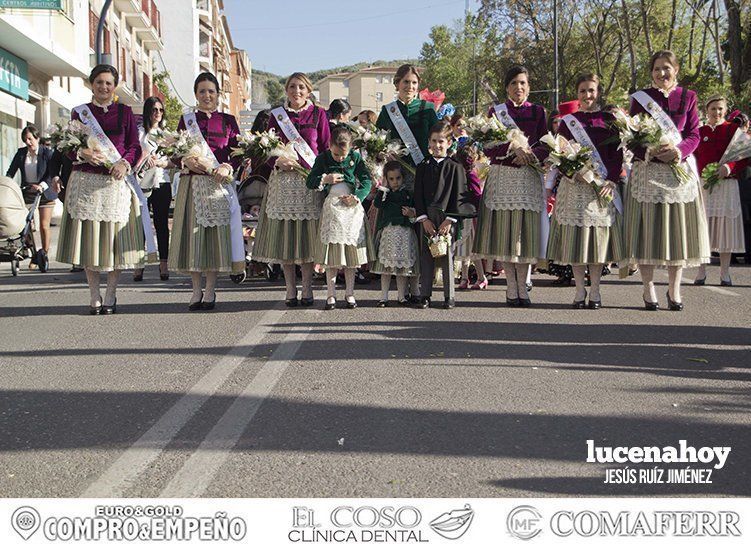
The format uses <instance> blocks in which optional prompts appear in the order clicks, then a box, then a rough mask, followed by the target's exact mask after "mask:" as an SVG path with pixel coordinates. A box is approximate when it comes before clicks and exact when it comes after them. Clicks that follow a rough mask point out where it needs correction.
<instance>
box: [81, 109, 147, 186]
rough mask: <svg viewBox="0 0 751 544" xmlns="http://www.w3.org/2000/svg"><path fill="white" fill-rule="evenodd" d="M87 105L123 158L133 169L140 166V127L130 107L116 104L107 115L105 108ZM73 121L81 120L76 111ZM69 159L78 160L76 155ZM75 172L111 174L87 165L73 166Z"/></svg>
mask: <svg viewBox="0 0 751 544" xmlns="http://www.w3.org/2000/svg"><path fill="white" fill-rule="evenodd" d="M87 105H88V106H89V109H90V110H91V113H93V114H94V117H95V118H96V120H97V121H98V122H99V124H100V125H101V127H102V130H103V131H104V133H105V134H106V135H107V137H109V139H110V140H112V143H113V144H114V145H115V147H116V148H117V150H118V151H119V152H120V155H122V158H123V159H125V160H126V161H128V164H130V166H131V167H135V166H136V164H138V159H140V158H141V142H139V141H138V126H137V124H136V118H135V116H134V115H133V110H132V109H131V108H130V106H126V105H125V104H120V103H114V104H112V105H111V106H109V107H108V108H107V112H106V113H105V111H104V108H100V107H99V106H96V105H95V104H93V103H91V102H90V103H89V104H87ZM71 119H77V120H80V119H81V118H80V116H79V115H78V113H76V111H75V110H74V111H73V114H72V115H71ZM69 158H70V159H71V160H73V161H75V160H76V157H75V154H74V155H72V156H69ZM73 170H78V171H81V172H92V173H94V174H105V175H106V174H109V170H107V168H105V167H104V166H93V165H91V164H87V163H83V164H76V165H74V166H73Z"/></svg>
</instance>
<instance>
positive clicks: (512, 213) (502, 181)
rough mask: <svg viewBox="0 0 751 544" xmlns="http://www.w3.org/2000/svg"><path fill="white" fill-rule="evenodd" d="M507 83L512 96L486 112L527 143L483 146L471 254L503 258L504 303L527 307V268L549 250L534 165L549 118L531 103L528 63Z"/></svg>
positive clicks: (517, 68)
mask: <svg viewBox="0 0 751 544" xmlns="http://www.w3.org/2000/svg"><path fill="white" fill-rule="evenodd" d="M504 85H505V87H506V94H507V96H508V100H507V101H506V102H505V103H503V104H497V105H496V106H493V107H492V108H491V109H490V111H489V112H488V115H489V116H491V115H495V116H496V117H497V118H498V120H499V121H500V122H501V123H503V125H504V126H506V127H508V128H518V129H520V130H521V131H522V132H523V133H524V135H525V136H526V138H527V144H526V145H514V146H512V144H502V145H498V146H495V147H491V148H489V149H486V150H485V154H486V155H487V156H488V158H490V160H491V166H490V172H489V173H488V179H487V181H486V182H485V188H484V190H483V196H482V201H481V202H480V206H479V210H478V214H479V215H478V219H477V228H476V230H475V242H474V247H473V252H474V255H475V258H482V259H488V260H490V261H492V260H494V259H495V260H499V261H501V263H502V264H503V269H504V270H505V271H506V285H507V287H506V304H508V305H509V306H512V307H514V306H522V307H526V306H530V304H531V302H530V300H529V295H528V293H527V285H526V281H527V275H528V271H529V267H530V265H532V264H535V263H536V262H537V260H538V258H540V257H541V256H542V255H543V253H544V249H545V248H544V245H543V234H544V230H543V227H544V228H545V229H546V228H547V214H545V215H544V216H543V213H542V212H543V210H545V201H544V195H543V184H542V179H541V176H540V174H539V173H538V171H537V170H536V169H535V168H534V167H533V166H534V165H537V164H539V163H540V162H541V161H542V160H543V159H544V158H545V157H546V156H547V153H548V152H547V148H545V147H544V146H540V145H538V144H539V140H540V138H541V137H542V136H544V135H545V130H546V119H547V117H546V115H545V109H544V108H543V107H542V106H539V105H537V104H531V103H530V102H528V101H527V98H528V97H529V91H530V86H529V72H528V71H527V69H526V68H525V67H524V66H513V67H511V68H510V69H509V70H508V72H506V77H505V79H504ZM543 219H544V220H545V224H544V225H543V223H542V220H543Z"/></svg>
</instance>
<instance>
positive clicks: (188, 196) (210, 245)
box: [169, 176, 242, 274]
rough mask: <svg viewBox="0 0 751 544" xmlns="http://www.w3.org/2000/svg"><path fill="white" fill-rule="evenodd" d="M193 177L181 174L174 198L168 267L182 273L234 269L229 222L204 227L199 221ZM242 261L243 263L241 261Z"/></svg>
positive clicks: (231, 270)
mask: <svg viewBox="0 0 751 544" xmlns="http://www.w3.org/2000/svg"><path fill="white" fill-rule="evenodd" d="M193 177H194V176H182V177H181V178H180V185H179V187H178V189H177V196H176V198H175V212H174V216H173V220H172V237H171V239H170V246H169V247H170V253H169V268H170V270H176V271H177V272H179V273H181V274H190V273H192V272H233V273H240V272H242V269H235V270H233V268H232V239H231V237H230V226H229V225H221V226H217V227H204V226H202V225H199V224H198V222H197V221H196V208H195V205H194V203H193ZM241 264H242V263H241Z"/></svg>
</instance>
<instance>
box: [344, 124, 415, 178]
mask: <svg viewBox="0 0 751 544" xmlns="http://www.w3.org/2000/svg"><path fill="white" fill-rule="evenodd" d="M350 128H351V129H352V131H353V132H354V134H355V137H354V139H353V140H352V148H353V149H355V150H357V151H358V152H359V153H360V154H361V155H362V157H363V160H364V161H365V164H366V165H367V166H368V168H369V169H370V171H371V173H372V174H373V177H375V178H380V177H381V176H382V175H383V165H384V164H386V163H387V162H388V161H390V160H396V161H399V162H400V163H401V164H402V166H403V167H404V168H406V169H408V170H409V171H410V172H411V173H412V174H414V173H415V169H414V167H413V166H412V165H411V164H409V163H407V162H406V161H405V160H404V157H406V156H407V155H409V150H408V149H407V148H406V147H405V145H404V144H403V143H402V141H401V140H392V139H390V133H389V131H388V130H381V129H378V128H376V127H374V126H371V127H368V128H366V127H362V126H359V125H356V126H355V125H351V126H350Z"/></svg>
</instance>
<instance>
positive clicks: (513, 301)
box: [506, 297, 519, 308]
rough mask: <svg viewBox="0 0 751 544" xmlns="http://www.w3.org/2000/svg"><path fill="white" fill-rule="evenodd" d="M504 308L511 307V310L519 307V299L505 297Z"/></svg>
mask: <svg viewBox="0 0 751 544" xmlns="http://www.w3.org/2000/svg"><path fill="white" fill-rule="evenodd" d="M506 306H511V307H512V308H517V307H519V299H518V298H508V297H506Z"/></svg>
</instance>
